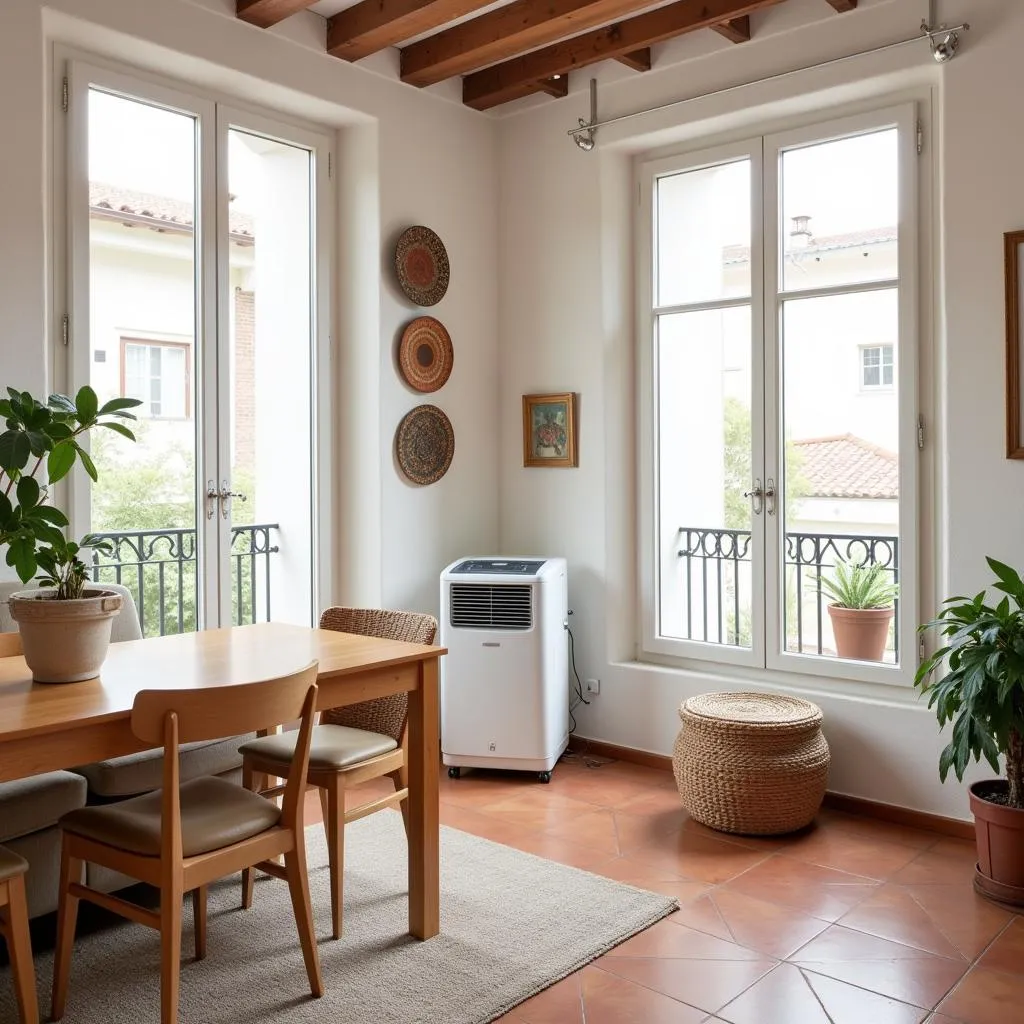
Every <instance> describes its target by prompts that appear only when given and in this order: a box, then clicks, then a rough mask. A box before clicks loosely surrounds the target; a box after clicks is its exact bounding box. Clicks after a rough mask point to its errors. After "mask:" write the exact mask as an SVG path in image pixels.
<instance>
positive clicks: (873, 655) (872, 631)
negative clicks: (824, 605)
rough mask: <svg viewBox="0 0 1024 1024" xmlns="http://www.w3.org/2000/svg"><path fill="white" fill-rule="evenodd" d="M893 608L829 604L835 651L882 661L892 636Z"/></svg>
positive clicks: (849, 656) (860, 659)
mask: <svg viewBox="0 0 1024 1024" xmlns="http://www.w3.org/2000/svg"><path fill="white" fill-rule="evenodd" d="M894 613H895V609H893V608H891V607H890V608H840V607H839V606H838V605H834V604H830V605H829V606H828V616H829V618H830V619H831V620H832V634H833V636H835V638H836V653H837V654H838V655H839V657H840V658H851V659H853V660H855V661H881V660H882V658H883V657H884V656H885V642H886V640H888V638H889V623H890V622H892V617H893V614H894Z"/></svg>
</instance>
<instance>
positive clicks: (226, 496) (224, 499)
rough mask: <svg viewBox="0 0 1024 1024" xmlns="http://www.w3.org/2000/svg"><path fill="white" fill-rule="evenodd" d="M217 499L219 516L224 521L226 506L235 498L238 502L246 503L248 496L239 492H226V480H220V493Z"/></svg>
mask: <svg viewBox="0 0 1024 1024" xmlns="http://www.w3.org/2000/svg"><path fill="white" fill-rule="evenodd" d="M218 497H219V498H220V514H221V515H222V516H223V517H224V518H225V519H227V517H228V505H229V504H230V502H231V499H232V498H235V499H237V500H238V501H248V500H249V497H248V495H245V494H243V493H242V492H241V491H230V490H228V482H227V480H221V482H220V493H219V494H218Z"/></svg>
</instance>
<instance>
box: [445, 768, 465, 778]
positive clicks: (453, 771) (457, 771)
mask: <svg viewBox="0 0 1024 1024" xmlns="http://www.w3.org/2000/svg"><path fill="white" fill-rule="evenodd" d="M461 774H462V769H461V768H455V767H452V768H449V769H448V778H449V779H457V778H458V777H459V776H460V775H461Z"/></svg>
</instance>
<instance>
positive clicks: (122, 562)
mask: <svg viewBox="0 0 1024 1024" xmlns="http://www.w3.org/2000/svg"><path fill="white" fill-rule="evenodd" d="M277 529H278V525H277V524H276V523H263V524H257V525H246V526H233V527H231V586H232V602H231V603H232V620H233V621H234V623H235V625H242V624H244V623H247V622H269V621H270V596H271V580H270V569H271V561H270V556H271V555H273V554H276V553H277V552H278V550H279V549H278V547H277V545H276V544H272V543H271V531H273V530H277ZM96 536H97V537H101V538H103V539H104V540H107V541H109V542H110V544H111V546H112V550H111V551H110V552H109V553H101V552H98V551H94V552H93V565H92V578H93V580H95V581H96V582H98V583H103V582H106V583H121V584H123V585H124V586H126V587H127V588H128V589H129V590H130V591H131V592H132V596H133V597H134V598H135V604H136V606H137V607H138V610H139V621H140V622H141V624H142V633H143V635H144V636H164V635H165V634H167V633H183V632H188V631H190V630H193V629H196V628H197V624H198V623H197V608H198V602H197V579H196V573H197V569H196V531H195V530H192V529H188V528H171V529H166V530H119V531H116V532H109V533H98V534H96Z"/></svg>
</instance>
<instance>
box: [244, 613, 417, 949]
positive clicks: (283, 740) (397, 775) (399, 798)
mask: <svg viewBox="0 0 1024 1024" xmlns="http://www.w3.org/2000/svg"><path fill="white" fill-rule="evenodd" d="M320 628H321V629H334V630H337V631H338V632H341V633H354V634H357V635H359V636H373V637H379V638H381V639H383V640H404V641H406V642H408V643H415V644H432V643H433V642H434V638H435V637H436V636H437V620H436V619H435V618H434V617H433V616H432V615H422V614H420V613H419V612H398V611H388V610H386V609H383V608H328V609H327V611H325V612H324V613H323V615H322V616H321V617H320ZM408 710H409V695H408V694H407V693H400V694H395V695H393V696H388V697H376V698H374V699H373V700H367V701H363V702H362V703H361V704H351V705H348V706H346V707H342V708H332V709H330V710H328V711H325V712H323V714H322V715H321V716H320V724H319V725H317V727H316V728H315V729H314V730H313V743H312V750H311V752H310V756H309V770H308V772H307V774H306V781H307V783H308V784H309V785H310V786H315V787H316V788H317V789H318V790H319V791H320V804H321V807H322V808H323V812H324V829H325V831H326V833H327V849H328V852H329V854H330V869H331V924H332V932H333V935H334V938H336V939H337V938H340V937H341V927H342V909H343V906H344V899H343V890H344V885H345V872H344V858H345V823H346V822H349V821H355V819H356V818H361V817H363V816H364V815H366V814H371V813H372V812H374V811H380V810H384V809H385V808H386V807H396V806H397V807H400V808H401V810H402V818H403V820H404V821H405V827H406V832H408V829H409V774H408V768H407V766H406V753H405V749H406V740H407V732H408V730H407V718H408ZM294 736H295V734H294V732H285V733H279V734H278V735H275V736H264V737H261V738H260V739H256V740H252V741H250V742H249V743H246V744H244V745H243V746H242V747H241V751H242V782H243V785H245V786H246V787H247V788H248V789H252V790H254V791H257V792H263V793H265V794H269V793H272V792H274V789H270V790H268V789H266V785H267V781H268V779H270V778H275V777H277V778H283V777H284V776H286V775H287V773H288V768H289V765H290V763H291V758H292V754H293V752H294V745H295V739H294ZM385 776H386V777H387V778H389V779H391V781H392V783H393V784H394V792H393V793H389V794H387V795H386V796H380V797H377V798H376V799H373V798H371V799H369V800H367V801H366V802H364V803H361V804H359V805H358V806H349V807H346V805H345V793H346V791H347V790H348V789H351V788H353V787H355V786H359V785H362V784H363V783H365V782H369V781H370V780H372V779H378V778H382V777H385ZM279 788H280V787H275V789H279ZM253 891H254V890H253V872H252V869H251V868H246V869H245V870H244V871H243V872H242V905H243V906H244V907H249V906H251V905H252V899H253Z"/></svg>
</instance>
